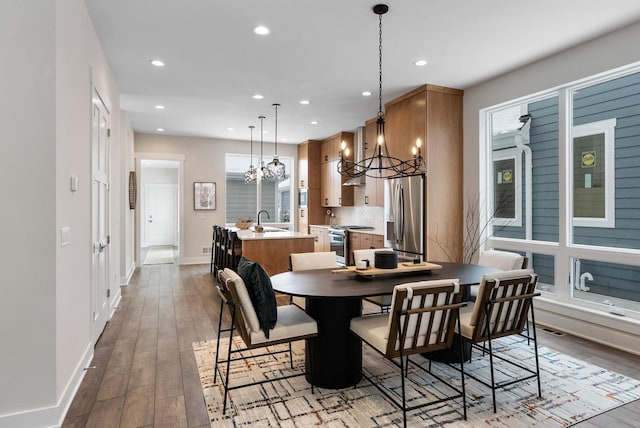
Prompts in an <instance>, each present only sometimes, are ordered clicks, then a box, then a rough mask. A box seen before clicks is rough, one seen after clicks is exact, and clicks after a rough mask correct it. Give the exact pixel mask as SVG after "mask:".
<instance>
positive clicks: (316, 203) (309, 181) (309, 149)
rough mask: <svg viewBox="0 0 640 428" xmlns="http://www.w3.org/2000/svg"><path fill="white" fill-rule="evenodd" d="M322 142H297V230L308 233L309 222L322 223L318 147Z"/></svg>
mask: <svg viewBox="0 0 640 428" xmlns="http://www.w3.org/2000/svg"><path fill="white" fill-rule="evenodd" d="M321 145H322V142H321V141H314V140H308V141H305V142H304V143H300V144H298V186H297V187H298V189H297V190H298V231H300V232H305V233H308V231H309V224H322V223H323V222H324V210H323V209H322V205H321V204H320V185H321V183H320V148H321Z"/></svg>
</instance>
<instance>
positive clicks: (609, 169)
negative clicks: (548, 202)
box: [570, 118, 617, 228]
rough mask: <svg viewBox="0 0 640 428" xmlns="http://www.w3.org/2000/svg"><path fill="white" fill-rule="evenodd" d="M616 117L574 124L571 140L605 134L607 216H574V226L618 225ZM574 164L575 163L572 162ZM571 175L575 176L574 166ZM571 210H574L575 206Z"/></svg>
mask: <svg viewBox="0 0 640 428" xmlns="http://www.w3.org/2000/svg"><path fill="white" fill-rule="evenodd" d="M616 123H617V120H616V118H612V119H606V120H600V121H597V122H590V123H585V124H583V125H574V126H573V130H572V132H571V141H572V142H573V139H574V138H577V137H586V136H590V135H598V134H604V151H605V168H604V169H605V210H604V211H605V217H604V218H592V217H573V226H574V227H602V228H614V227H616V173H615V171H616V170H615V168H616V164H615V139H616V138H615V127H616ZM571 158H573V143H572V144H571ZM572 165H573V164H572ZM570 174H571V175H570V176H571V177H573V167H572V168H571V172H570ZM573 188H574V186H573V178H572V179H571V190H570V191H571V199H570V200H571V201H573ZM571 212H573V207H572V210H571Z"/></svg>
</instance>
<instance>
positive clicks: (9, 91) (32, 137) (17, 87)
mask: <svg viewBox="0 0 640 428" xmlns="http://www.w3.org/2000/svg"><path fill="white" fill-rule="evenodd" d="M0 40H2V43H0V58H2V69H1V71H0V73H1V75H2V78H1V79H0V94H2V96H1V97H0V124H1V125H0V129H2V149H3V154H2V157H1V159H2V160H1V161H0V165H1V167H0V189H1V191H0V194H2V205H3V209H2V210H0V216H1V219H2V221H0V227H1V228H2V239H3V241H4V244H3V245H2V246H0V248H1V249H0V260H1V262H0V263H2V269H1V270H2V281H1V282H2V287H1V288H2V297H0V347H1V349H2V350H1V351H0V415H4V414H7V413H13V412H19V411H22V410H27V409H31V408H33V407H38V406H44V405H51V404H54V403H55V401H56V400H55V399H56V395H55V392H56V377H55V376H56V370H55V356H56V355H55V352H56V348H55V329H56V319H55V303H54V302H55V297H56V283H55V279H56V278H55V272H56V265H55V261H56V258H55V252H56V238H57V235H56V232H55V226H56V212H55V206H56V200H55V198H56V185H55V184H56V182H55V178H56V176H55V174H56V165H55V162H53V161H52V159H54V158H55V156H56V144H55V143H56V140H55V138H56V135H55V127H56V123H55V114H54V111H55V50H54V48H55V4H54V3H53V2H51V1H37V2H35V1H34V2H22V1H19V0H13V1H5V2H3V4H2V13H0ZM16 332H19V334H16ZM1 420H2V419H0V421H1ZM0 425H2V423H1V422H0Z"/></svg>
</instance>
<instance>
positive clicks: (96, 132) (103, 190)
mask: <svg viewBox="0 0 640 428" xmlns="http://www.w3.org/2000/svg"><path fill="white" fill-rule="evenodd" d="M109 128H110V119H109V110H108V108H107V104H106V103H105V101H104V100H103V98H102V97H101V96H100V93H99V92H98V91H97V90H96V89H95V88H94V90H93V97H92V115H91V173H92V188H91V199H92V206H91V212H92V225H91V227H92V233H91V236H92V241H93V245H92V264H91V300H92V302H91V309H92V331H91V335H92V337H91V338H92V341H93V343H94V344H95V343H96V341H97V340H98V337H100V334H101V333H102V331H103V330H104V327H105V325H106V323H107V318H108V316H109V296H108V294H107V293H108V290H109V254H110V251H109V242H110V236H109V209H110V207H109V167H110V150H109V139H110V138H109V137H110V132H111V131H110V129H109Z"/></svg>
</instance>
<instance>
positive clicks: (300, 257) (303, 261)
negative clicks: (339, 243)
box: [289, 251, 338, 309]
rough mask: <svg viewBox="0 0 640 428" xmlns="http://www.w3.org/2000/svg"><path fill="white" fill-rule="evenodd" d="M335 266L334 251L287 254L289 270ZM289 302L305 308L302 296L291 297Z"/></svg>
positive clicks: (335, 257)
mask: <svg viewBox="0 0 640 428" xmlns="http://www.w3.org/2000/svg"><path fill="white" fill-rule="evenodd" d="M334 267H335V268H337V267H338V259H337V255H336V252H335V251H319V252H313V253H291V254H290V255H289V270H290V271H302V270H312V269H328V268H334ZM291 303H293V304H294V305H296V306H298V307H300V308H302V309H305V308H306V302H305V299H304V297H296V296H292V297H291Z"/></svg>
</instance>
